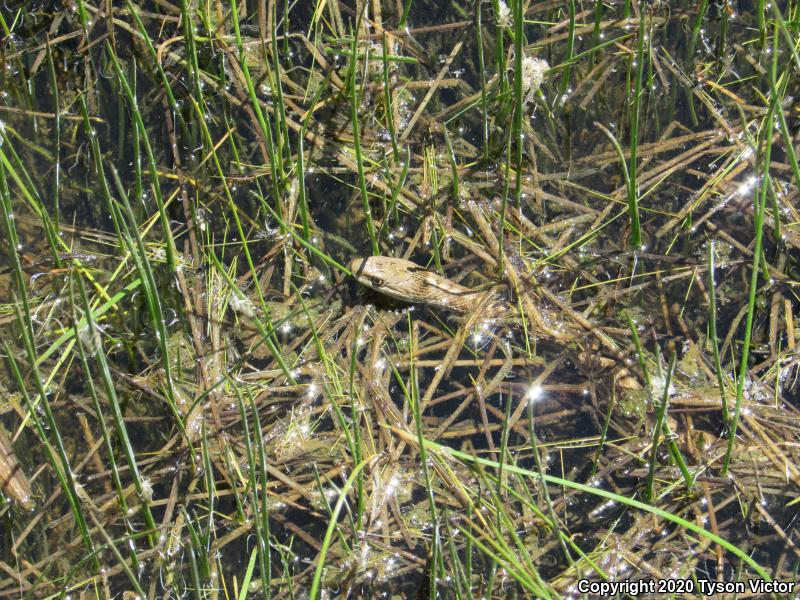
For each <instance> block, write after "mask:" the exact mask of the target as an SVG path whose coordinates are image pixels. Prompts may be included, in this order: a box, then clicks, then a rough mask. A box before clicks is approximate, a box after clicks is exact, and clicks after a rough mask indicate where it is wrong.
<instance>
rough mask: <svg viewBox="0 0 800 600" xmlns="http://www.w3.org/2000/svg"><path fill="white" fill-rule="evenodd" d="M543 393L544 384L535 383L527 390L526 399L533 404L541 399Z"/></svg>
mask: <svg viewBox="0 0 800 600" xmlns="http://www.w3.org/2000/svg"><path fill="white" fill-rule="evenodd" d="M542 394H543V390H542V386H540V385H536V384H534V385H531V386H530V387H529V388H528V391H527V392H525V399H526V400H527V401H528V402H530V403H531V404H533V403H535V402H537V401H538V400H540V399H541V397H542Z"/></svg>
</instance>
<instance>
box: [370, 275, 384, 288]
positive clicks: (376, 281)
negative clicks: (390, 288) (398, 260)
mask: <svg viewBox="0 0 800 600" xmlns="http://www.w3.org/2000/svg"><path fill="white" fill-rule="evenodd" d="M369 281H370V283H372V285H374V286H375V287H379V286H380V285H381V283H383V282H382V281H381V280H380V279H378V278H377V277H370V278H369Z"/></svg>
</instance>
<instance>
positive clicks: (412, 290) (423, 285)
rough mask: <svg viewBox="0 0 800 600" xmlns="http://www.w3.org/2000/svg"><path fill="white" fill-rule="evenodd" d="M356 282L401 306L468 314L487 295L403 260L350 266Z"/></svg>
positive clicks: (385, 259)
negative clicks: (409, 305) (417, 305)
mask: <svg viewBox="0 0 800 600" xmlns="http://www.w3.org/2000/svg"><path fill="white" fill-rule="evenodd" d="M350 270H351V271H352V272H353V276H354V277H355V278H356V280H357V281H358V282H359V283H361V284H363V285H365V286H367V287H369V288H372V289H373V290H375V291H376V292H380V293H381V294H385V295H387V296H390V297H392V298H395V299H397V300H402V301H403V302H409V303H412V304H427V305H430V306H435V307H437V308H444V309H447V310H452V311H453V312H457V313H461V314H464V313H467V312H469V311H471V310H473V309H474V308H476V307H477V306H479V305H480V304H481V302H483V301H484V300H485V299H486V298H487V296H488V295H489V294H488V292H486V291H483V290H472V289H470V288H467V287H464V286H463V285H459V284H457V283H455V282H454V281H450V280H449V279H447V278H446V277H442V276H441V275H438V274H437V273H434V272H432V271H428V270H426V269H424V268H423V267H420V266H419V265H417V264H415V263H413V262H411V261H409V260H404V259H402V258H394V257H391V256H370V257H368V258H357V259H355V260H354V261H353V262H352V263H350Z"/></svg>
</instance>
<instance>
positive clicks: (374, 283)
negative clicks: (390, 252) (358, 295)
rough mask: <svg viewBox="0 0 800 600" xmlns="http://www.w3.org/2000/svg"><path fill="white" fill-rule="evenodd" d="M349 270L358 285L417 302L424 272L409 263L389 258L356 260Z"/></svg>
mask: <svg viewBox="0 0 800 600" xmlns="http://www.w3.org/2000/svg"><path fill="white" fill-rule="evenodd" d="M350 270H351V271H352V273H353V276H354V277H355V278H356V281H358V282H359V283H360V284H362V285H365V286H367V287H368V288H371V289H373V290H375V291H377V292H380V293H382V294H386V295H387V296H391V297H392V298H396V299H398V300H404V301H405V302H414V301H417V295H418V289H419V286H420V281H421V280H420V273H424V272H425V269H423V268H422V267H420V266H419V265H417V264H415V263H412V262H411V261H408V260H403V259H402V258H394V257H391V256H370V257H368V258H357V259H355V260H354V261H352V262H351V263H350Z"/></svg>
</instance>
